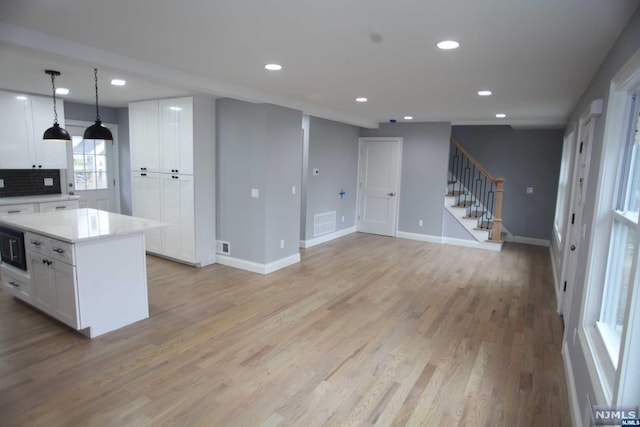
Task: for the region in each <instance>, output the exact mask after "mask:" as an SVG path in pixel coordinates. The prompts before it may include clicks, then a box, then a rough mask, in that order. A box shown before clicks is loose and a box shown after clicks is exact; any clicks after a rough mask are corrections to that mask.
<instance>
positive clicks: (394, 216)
mask: <svg viewBox="0 0 640 427" xmlns="http://www.w3.org/2000/svg"><path fill="white" fill-rule="evenodd" d="M401 160H402V138H395V137H388V138H387V137H382V138H381V137H376V138H360V144H359V161H358V221H357V230H358V231H361V232H364V233H372V234H380V235H383V236H392V237H395V236H396V232H397V230H398V226H397V221H398V207H399V192H400V168H401Z"/></svg>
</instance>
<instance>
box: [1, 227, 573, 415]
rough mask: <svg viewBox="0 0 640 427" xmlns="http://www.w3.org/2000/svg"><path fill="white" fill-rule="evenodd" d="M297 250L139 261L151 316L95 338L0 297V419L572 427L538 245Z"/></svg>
mask: <svg viewBox="0 0 640 427" xmlns="http://www.w3.org/2000/svg"><path fill="white" fill-rule="evenodd" d="M301 251H302V262H301V263H300V264H299V265H295V266H292V267H289V268H286V269H284V270H280V271H278V272H276V273H273V274H270V275H268V276H262V275H258V274H253V273H248V272H245V271H242V270H237V269H233V268H230V267H224V266H220V265H214V266H211V267H208V268H203V269H196V268H192V267H187V266H183V265H180V264H175V263H172V262H169V261H166V260H162V259H159V258H155V257H148V278H149V301H150V314H151V317H150V318H149V319H147V320H144V321H141V322H138V323H136V324H134V325H131V326H129V327H125V328H123V329H121V330H118V331H116V332H112V333H110V334H106V335H104V336H102V337H98V338H97V339H94V340H89V339H87V338H84V337H83V336H81V335H79V334H77V333H75V332H73V331H71V330H70V329H68V328H67V327H65V326H64V325H62V324H59V323H56V322H55V321H53V320H52V319H50V318H48V317H46V316H45V315H44V314H41V313H39V312H38V311H36V310H34V309H32V308H30V307H28V306H26V305H24V304H22V303H20V302H18V301H17V300H15V299H13V298H11V297H9V296H8V295H7V294H6V293H5V292H0V425H1V426H47V427H52V426H76V425H77V426H161V425H177V426H192V425H193V426H196V425H197V426H291V425H293V426H321V425H328V426H334V425H335V426H338V425H381V426H404V425H407V426H414V425H428V426H458V425H460V426H476V425H478V426H518V427H522V426H535V427H537V426H541V427H542V426H544V427H547V426H569V425H570V420H569V406H568V403H567V393H566V388H565V381H564V370H563V365H562V358H561V355H560V346H561V339H562V322H561V319H560V318H559V317H558V315H557V314H556V313H555V301H554V291H553V283H552V274H551V270H550V262H549V252H548V249H547V248H542V247H534V246H526V245H517V244H507V245H505V247H504V249H503V251H502V252H500V253H495V252H491V251H483V250H478V249H470V248H462V247H455V246H446V245H438V244H430V243H424V242H416V241H410V240H402V239H392V238H388V237H380V236H374V235H366V234H359V233H357V234H353V235H350V236H347V237H344V238H341V239H338V240H335V241H332V242H329V243H326V244H324V245H320V246H317V247H314V248H311V249H306V250H304V249H302V250H301ZM105 262H108V260H105ZM114 268H117V266H114Z"/></svg>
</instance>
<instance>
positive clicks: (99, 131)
mask: <svg viewBox="0 0 640 427" xmlns="http://www.w3.org/2000/svg"><path fill="white" fill-rule="evenodd" d="M93 76H94V81H95V84H96V122H95V123H94V124H92V125H91V126H89V127H88V128H87V130H85V131H84V136H83V138H84V139H103V140H106V141H113V135H111V131H110V130H109V129H107V128H106V127H104V126H102V122H101V121H100V111H99V110H98V69H97V68H94V69H93Z"/></svg>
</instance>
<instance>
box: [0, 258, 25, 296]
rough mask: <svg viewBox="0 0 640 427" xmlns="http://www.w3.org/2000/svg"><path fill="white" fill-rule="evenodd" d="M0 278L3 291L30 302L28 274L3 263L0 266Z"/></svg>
mask: <svg viewBox="0 0 640 427" xmlns="http://www.w3.org/2000/svg"><path fill="white" fill-rule="evenodd" d="M0 280H2V288H3V289H4V290H5V291H7V292H9V293H10V294H12V295H13V296H16V297H18V298H20V299H22V300H24V301H26V302H29V303H30V302H31V279H30V278H29V276H28V275H26V274H25V273H21V272H17V271H15V270H12V269H10V268H9V267H6V266H4V265H3V266H1V267H0Z"/></svg>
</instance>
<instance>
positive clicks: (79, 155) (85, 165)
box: [72, 136, 109, 191]
mask: <svg viewBox="0 0 640 427" xmlns="http://www.w3.org/2000/svg"><path fill="white" fill-rule="evenodd" d="M72 143H73V177H74V181H75V188H76V190H79V191H83V190H104V189H106V188H108V187H109V185H108V183H109V179H108V178H109V177H108V176H107V153H106V150H105V148H106V147H105V143H106V142H105V141H100V140H91V139H82V138H81V137H79V136H74V137H73V138H72Z"/></svg>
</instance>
